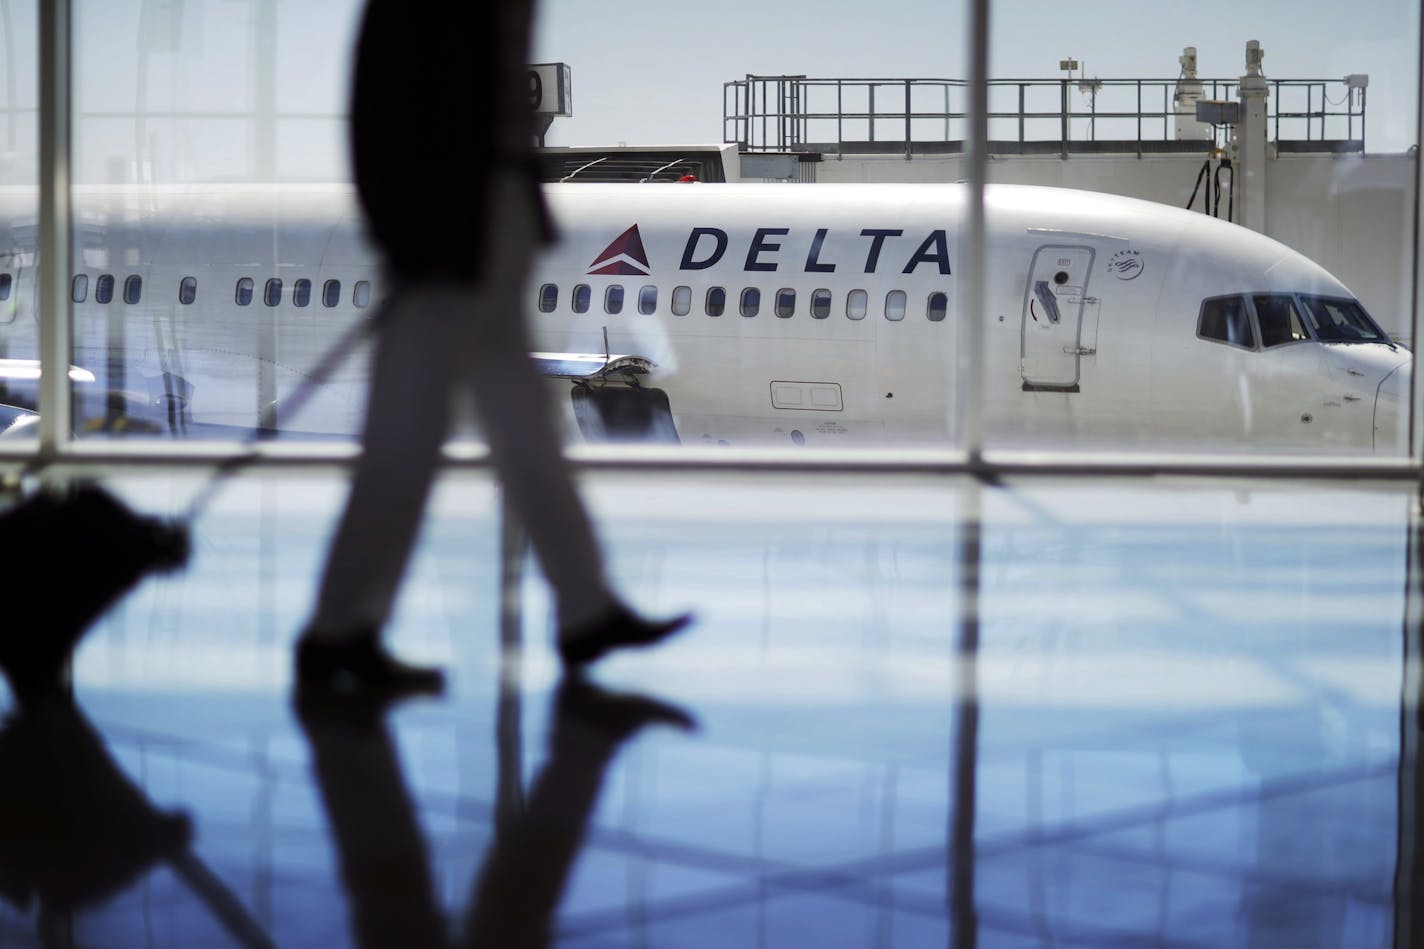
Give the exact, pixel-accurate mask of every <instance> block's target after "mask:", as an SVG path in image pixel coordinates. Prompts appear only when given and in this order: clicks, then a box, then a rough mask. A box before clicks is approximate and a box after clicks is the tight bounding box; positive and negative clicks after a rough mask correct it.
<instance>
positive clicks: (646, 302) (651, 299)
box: [638, 286, 658, 316]
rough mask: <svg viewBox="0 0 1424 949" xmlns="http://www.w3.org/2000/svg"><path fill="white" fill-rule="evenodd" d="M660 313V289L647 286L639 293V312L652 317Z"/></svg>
mask: <svg viewBox="0 0 1424 949" xmlns="http://www.w3.org/2000/svg"><path fill="white" fill-rule="evenodd" d="M657 311H658V288H657V287H653V286H647V287H644V288H643V289H641V290H639V291H638V312H639V313H641V314H643V315H644V316H652V315H653V314H654V313H656V312H657Z"/></svg>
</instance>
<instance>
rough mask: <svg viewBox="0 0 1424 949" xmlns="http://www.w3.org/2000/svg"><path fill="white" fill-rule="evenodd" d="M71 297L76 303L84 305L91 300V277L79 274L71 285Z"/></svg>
mask: <svg viewBox="0 0 1424 949" xmlns="http://www.w3.org/2000/svg"><path fill="white" fill-rule="evenodd" d="M69 296H70V299H72V300H73V301H74V302H75V303H83V302H84V301H85V300H87V299H88V298H89V275H88V274H82V273H77V274H75V275H74V279H73V280H72V281H71V282H70V284H69Z"/></svg>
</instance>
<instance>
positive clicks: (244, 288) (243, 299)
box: [233, 277, 252, 306]
mask: <svg viewBox="0 0 1424 949" xmlns="http://www.w3.org/2000/svg"><path fill="white" fill-rule="evenodd" d="M233 300H234V302H236V303H237V305H238V306H247V305H248V304H249V303H251V302H252V278H251V277H238V278H237V293H236V294H234V296H233Z"/></svg>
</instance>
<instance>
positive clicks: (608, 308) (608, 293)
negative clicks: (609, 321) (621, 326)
mask: <svg viewBox="0 0 1424 949" xmlns="http://www.w3.org/2000/svg"><path fill="white" fill-rule="evenodd" d="M603 312H605V313H609V314H618V313H622V312H623V285H622V284H621V283H615V284H613V285H612V286H610V287H609V288H608V289H607V290H605V291H604V292H603Z"/></svg>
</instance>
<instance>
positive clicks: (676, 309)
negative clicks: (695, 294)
mask: <svg viewBox="0 0 1424 949" xmlns="http://www.w3.org/2000/svg"><path fill="white" fill-rule="evenodd" d="M672 312H673V315H674V316H686V315H687V314H689V313H691V312H692V288H691V287H673V288H672Z"/></svg>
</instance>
